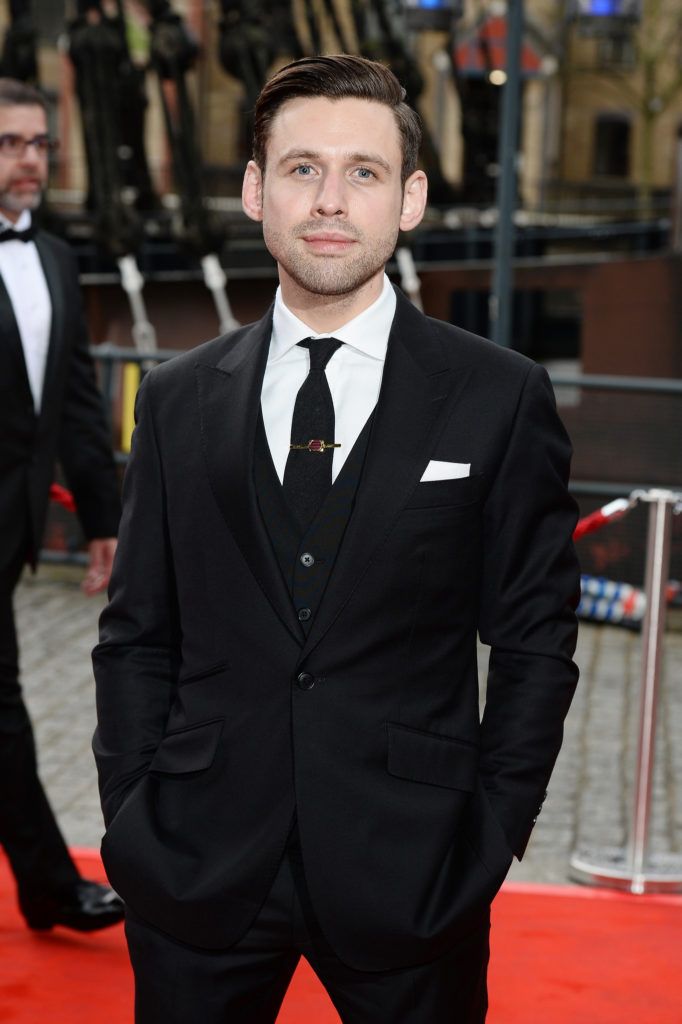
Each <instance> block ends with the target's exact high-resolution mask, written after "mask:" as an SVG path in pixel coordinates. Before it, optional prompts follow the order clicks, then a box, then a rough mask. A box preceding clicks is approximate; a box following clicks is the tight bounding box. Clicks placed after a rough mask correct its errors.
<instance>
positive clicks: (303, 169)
mask: <svg viewBox="0 0 682 1024" xmlns="http://www.w3.org/2000/svg"><path fill="white" fill-rule="evenodd" d="M311 173H312V167H311V166H310V164H301V165H300V166H299V167H295V168H294V174H298V175H300V177H302V178H306V177H307V176H308V175H309V174H311Z"/></svg>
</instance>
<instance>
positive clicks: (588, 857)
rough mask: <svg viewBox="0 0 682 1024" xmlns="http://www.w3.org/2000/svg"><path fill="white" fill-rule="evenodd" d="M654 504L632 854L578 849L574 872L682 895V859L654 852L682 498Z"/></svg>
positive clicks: (649, 495) (669, 496)
mask: <svg viewBox="0 0 682 1024" xmlns="http://www.w3.org/2000/svg"><path fill="white" fill-rule="evenodd" d="M639 500H640V501H645V502H648V503H649V504H650V509H649V528H648V536H647V554H646V584H645V589H646V595H647V607H646V615H645V618H644V625H643V629H642V692H641V704H640V722H639V748H638V756H637V765H636V769H635V770H636V777H635V787H634V801H633V808H632V820H631V827H630V835H629V843H628V847H627V849H626V850H622V849H618V848H607V849H601V850H583V851H578V852H576V853H574V854H573V856H572V857H571V867H570V874H571V877H572V878H574V879H576V881H579V882H584V883H586V884H587V885H605V886H612V887H614V888H618V889H628V890H629V891H630V892H633V893H638V894H639V893H644V892H677V891H682V857H680V856H678V855H675V854H672V853H670V854H656V855H650V854H649V851H648V840H649V817H650V809H651V788H652V779H653V770H654V754H655V740H656V709H657V704H658V683H659V676H660V666H661V649H662V643H663V631H664V626H665V605H666V593H665V592H666V584H667V582H668V570H669V567H670V537H671V533H672V518H673V512H674V511H675V510H676V508H679V507H680V503H681V502H682V495H681V494H675V493H673V492H672V491H664V490H650V491H644V492H641V493H640V494H639Z"/></svg>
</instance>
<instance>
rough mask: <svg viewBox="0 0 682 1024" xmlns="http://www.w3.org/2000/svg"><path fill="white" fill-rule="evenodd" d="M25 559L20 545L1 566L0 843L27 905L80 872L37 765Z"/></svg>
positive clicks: (64, 886)
mask: <svg viewBox="0 0 682 1024" xmlns="http://www.w3.org/2000/svg"><path fill="white" fill-rule="evenodd" d="M23 562H24V548H23V546H19V547H18V548H17V550H16V552H15V553H14V554H13V555H12V557H11V558H9V559H8V560H6V561H5V562H4V564H3V565H2V567H0V844H1V845H2V846H3V847H4V849H5V853H6V854H7V856H8V858H9V862H10V866H11V868H12V871H13V873H14V876H15V878H16V881H17V885H18V889H19V897H20V900H21V902H22V903H23V904H24V905H30V904H31V903H36V902H39V901H40V900H41V898H43V897H54V896H58V895H59V894H60V893H62V892H65V891H67V890H68V889H69V887H70V886H72V885H73V883H74V882H75V881H77V880H78V878H79V877H80V876H79V874H78V871H77V869H76V866H75V864H74V863H73V861H72V860H71V857H70V855H69V852H68V850H67V848H66V845H65V843H64V839H63V838H62V834H61V832H60V831H59V827H58V825H57V822H56V821H55V817H54V814H53V813H52V809H51V807H50V805H49V803H48V800H47V797H46V795H45V792H44V790H43V787H42V784H41V782H40V779H39V778H38V771H37V766H36V753H35V744H34V740H33V729H32V727H31V722H30V719H29V717H28V712H27V711H26V706H25V704H24V701H23V698H22V695H21V686H20V684H19V654H18V648H17V634H16V628H15V624H14V608H13V603H12V597H13V593H14V588H15V587H16V585H17V582H18V580H19V577H20V575H21V570H22V567H23Z"/></svg>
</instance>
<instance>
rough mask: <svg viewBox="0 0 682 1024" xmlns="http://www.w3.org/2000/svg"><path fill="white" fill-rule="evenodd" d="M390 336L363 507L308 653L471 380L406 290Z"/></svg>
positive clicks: (351, 526)
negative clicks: (452, 360) (453, 362)
mask: <svg viewBox="0 0 682 1024" xmlns="http://www.w3.org/2000/svg"><path fill="white" fill-rule="evenodd" d="M397 295H398V304H397V307H396V314H395V317H394V320H393V327H392V329H391V334H390V337H389V344H388V351H387V354H386V364H385V367H384V374H383V379H382V383H381V391H380V394H379V401H378V403H377V407H376V411H375V419H374V425H373V427H372V433H371V435H370V439H369V446H368V450H367V457H366V460H365V466H364V469H363V473H362V478H361V480H360V484H359V487H358V492H357V495H356V500H355V507H354V510H353V513H352V515H351V519H350V521H349V523H348V527H347V529H346V533H345V535H344V539H343V541H342V544H341V548H340V550H339V554H338V556H337V559H336V564H335V566H334V569H333V571H332V574H331V577H330V580H329V583H328V585H327V589H326V591H325V594H324V597H323V599H322V603H321V605H320V607H319V609H318V612H317V614H316V616H315V619H314V622H313V625H312V627H311V630H310V633H309V635H308V640H307V643H306V645H305V647H304V650H303V652H302V656H303V657H306V656H307V655H308V654H309V653H310V651H311V650H312V649H313V648H314V647H315V646H316V645H317V644H318V643H319V642H320V640H321V639H322V637H323V636H324V634H325V633H326V632H327V630H328V629H329V628H330V626H331V625H332V624H333V622H334V620H335V619H336V617H337V616H338V614H339V613H340V612H341V610H342V608H343V606H344V605H345V604H346V602H347V601H348V600H349V598H350V597H351V595H352V593H353V591H354V590H355V588H356V587H357V586H358V584H359V583H360V580H361V579H362V576H363V575H364V573H365V572H366V571H367V569H368V567H369V564H370V562H371V560H372V558H373V555H374V553H375V551H376V550H377V548H378V547H379V545H380V544H381V542H382V541H383V539H384V537H385V536H386V534H387V533H388V531H389V530H390V529H391V527H392V525H393V521H394V519H395V518H396V516H397V515H398V514H399V512H400V511H401V509H402V508H403V506H404V504H405V502H406V501H407V499H408V498H409V496H410V494H411V492H412V490H413V489H414V488H415V487H416V486H417V484H418V483H419V480H420V479H421V475H422V473H423V472H424V469H425V467H426V464H427V463H428V459H429V453H430V452H431V451H432V449H433V444H434V442H435V440H436V438H437V437H438V435H439V433H440V432H441V431H442V429H443V428H444V426H445V423H446V415H447V412H448V410H449V409H450V407H451V402H449V401H446V400H447V399H448V398H449V397H450V396H451V395H452V394H453V392H456V391H457V390H458V389H459V388H460V387H462V386H463V383H464V376H465V375H464V374H460V375H455V373H454V371H453V370H452V369H451V366H450V362H449V361H448V359H447V356H446V353H445V351H444V348H443V344H442V342H441V340H440V338H439V337H438V334H437V330H436V328H435V327H434V326H432V325H431V324H430V323H429V321H428V319H427V318H426V317H425V316H424V315H423V314H422V313H420V312H419V311H418V310H416V309H415V307H414V306H413V305H412V304H411V303H410V302H409V301H408V299H406V298H405V296H404V295H402V293H401V292H398V293H397Z"/></svg>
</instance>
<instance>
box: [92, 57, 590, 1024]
mask: <svg viewBox="0 0 682 1024" xmlns="http://www.w3.org/2000/svg"><path fill="white" fill-rule="evenodd" d="M418 149H419V124H418V119H417V117H416V115H415V114H414V112H413V111H411V110H410V108H409V107H408V106H407V105H406V104H405V103H404V91H403V90H402V88H401V87H400V85H399V83H398V81H397V80H396V79H395V77H394V76H393V75H392V73H391V72H390V71H388V69H386V68H385V67H383V66H382V65H380V64H376V63H373V62H370V61H366V60H364V59H362V58H358V57H351V56H335V57H334V56H330V57H316V58H309V59H308V58H306V59H303V60H300V61H296V62H294V63H293V64H291V65H289V66H288V67H286V68H284V69H283V70H281V71H280V72H279V73H278V74H276V75H275V76H274V78H273V79H272V80H271V81H270V82H269V83H268V84H267V85H266V86H265V88H264V90H263V92H262V93H261V96H260V98H259V101H258V104H257V106H256V112H255V139H254V158H253V160H252V161H251V162H250V163H249V165H248V167H247V170H246V175H245V179H244V190H243V204H244V209H245V211H246V213H247V214H248V215H249V217H251V218H253V219H254V220H256V221H262V224H263V231H264V237H265V241H266V244H267V247H268V249H269V250H270V252H271V253H272V254H273V256H274V257H275V259H276V260H277V263H278V269H279V278H280V288H279V290H278V292H277V296H276V299H275V303H274V306H273V307H272V308H271V309H270V310H269V311H268V313H267V314H266V315H265V316H264V317H263V319H262V320H261V321H260V322H258V323H256V324H254V325H251V326H249V327H244V328H240V329H238V330H236V331H234V332H232V333H230V334H228V335H226V336H224V337H221V338H218V339H216V340H215V341H212V342H209V343H208V344H206V345H204V346H202V347H200V348H198V349H195V350H194V351H191V352H189V353H187V354H186V355H183V356H181V357H179V358H177V359H175V360H173V361H172V362H170V363H167V364H165V365H163V366H160V367H159V368H158V369H155V370H153V371H152V372H151V373H150V374H149V375H148V376H147V377H146V378H145V380H144V382H143V385H142V388H141V390H140V395H139V401H138V423H137V429H136V432H135V438H134V442H133V451H132V457H131V461H130V465H129V469H128V473H127V477H126V483H125V488H124V511H123V518H122V527H121V539H120V544H119V549H118V552H117V556H116V562H115V566H114V572H113V575H112V583H111V590H110V598H111V600H110V604H109V606H108V608H107V609H106V610H105V612H104V614H103V617H102V621H101V640H100V644H99V645H98V647H97V648H96V649H95V652H94V661H95V672H96V679H97V700H98V722H99V724H98V729H97V732H96V734H95V739H94V749H95V754H96V757H97V761H98V766H99V773H100V789H101V794H102V802H103V807H104V815H105V820H106V823H107V833H106V835H105V838H104V841H103V856H104V861H105V865H106V867H107V870H108V873H109V877H110V878H111V880H112V882H113V884H114V885H115V886H116V888H117V890H118V891H120V892H121V893H122V895H123V897H124V900H125V901H126V903H127V911H126V928H127V935H128V942H129V948H130V952H131V958H132V962H133V967H134V970H135V975H136V1006H137V1020H138V1022H140V1024H152V1022H164V1024H169V1022H174V1024H180V1022H183V1024H185V1022H191V1021H196V1020H201V1021H202V1024H219V1022H221V1024H222V1022H225V1021H229V1022H230V1024H272V1022H273V1021H274V1020H275V1017H276V1016H277V1012H278V1008H279V1005H280V1003H281V1000H282V998H283V995H284V992H285V990H286V987H287V984H288V982H289V979H290V978H291V975H292V972H293V970H294V968H295V965H296V963H297V961H298V959H299V957H300V956H301V955H302V954H303V955H305V957H306V958H307V959H308V960H309V961H310V963H311V964H312V966H313V968H314V970H315V971H316V972H317V974H318V975H319V977H320V978H321V980H322V982H323V984H324V985H325V987H326V988H327V990H328V992H329V994H330V996H331V998H332V1000H333V1001H334V1003H335V1005H336V1007H337V1009H338V1011H339V1014H340V1016H341V1018H342V1020H343V1021H344V1024H379V1022H381V1024H389V1022H390V1024H445V1022H447V1024H454V1022H458V1024H463V1022H466V1024H479V1022H481V1021H483V1020H484V1018H485V1015H486V1007H487V995H486V968H487V962H488V929H489V908H490V902H491V900H492V898H493V896H494V895H495V893H496V891H497V889H498V888H499V886H500V884H501V882H502V880H503V878H504V876H505V874H506V872H507V870H508V868H509V865H510V863H511V861H512V857H513V856H514V854H516V856H517V857H521V856H522V854H523V851H524V848H525V846H526V843H527V842H528V838H529V835H530V832H531V828H532V825H533V822H534V820H535V818H536V817H537V814H538V811H539V808H540V805H541V803H542V801H543V799H544V794H545V787H546V785H547V781H548V779H549V776H550V773H551V770H552V767H553V764H554V761H555V758H556V756H557V753H558V751H559V747H560V745H561V739H562V723H563V719H564V716H565V714H566V712H567V710H568V707H569V704H570V701H571V698H572V695H573V691H574V688H575V684H576V680H577V670H576V668H575V666H574V664H573V662H572V660H571V658H572V654H573V650H574V645H575V636H576V623H575V617H574V613H573V607H574V603H575V599H576V595H577V592H578V570H577V564H576V559H575V555H574V552H573V548H572V543H571V534H572V530H573V526H574V523H575V506H574V502H573V501H572V499H571V498H570V497H569V495H568V492H567V477H568V467H569V458H570V445H569V442H568V439H567V437H566V434H565V432H564V430H563V428H562V426H561V423H560V421H559V419H558V417H557V415H556V410H555V406H554V401H553V395H552V391H551V386H550V384H549V382H548V379H547V375H546V374H545V372H544V371H543V370H542V369H541V368H540V367H539V366H536V365H534V364H533V363H531V362H530V361H529V360H527V359H525V358H524V357H522V356H520V355H518V354H516V353H514V352H510V351H506V350H501V349H498V348H497V347H495V346H493V345H491V344H490V343H489V342H486V341H484V340H482V339H480V338H476V337H473V336H472V335H469V334H467V333H466V332H464V331H461V330H459V329H457V328H456V327H452V326H451V325H449V324H444V323H441V322H439V321H435V320H430V319H428V318H426V317H425V316H423V315H422V314H421V313H419V312H418V311H417V310H416V309H415V308H414V307H413V306H412V305H411V304H410V303H409V302H408V301H407V300H406V299H405V298H404V297H403V296H402V295H401V294H400V293H399V292H396V291H395V290H394V289H393V288H392V287H391V286H390V284H389V283H388V281H387V279H386V278H385V275H384V265H385V263H386V261H387V260H388V259H389V257H390V255H391V253H392V251H393V248H394V246H395V244H396V239H397V236H398V231H399V230H404V231H407V230H410V229H411V228H413V227H415V226H416V225H417V224H418V223H419V222H420V220H421V218H422V215H423V213H424V208H425V203H426V178H425V175H424V173H423V172H422V171H420V170H419V169H417V153H418ZM477 632H478V633H479V634H480V636H481V639H482V640H483V641H484V643H487V644H489V645H490V646H491V648H492V653H491V657H490V670H489V676H488V686H487V699H486V705H485V713H484V716H483V720H482V722H479V713H478V707H479V705H478V677H477V667H476V634H477Z"/></svg>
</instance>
